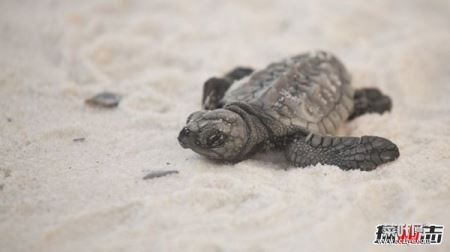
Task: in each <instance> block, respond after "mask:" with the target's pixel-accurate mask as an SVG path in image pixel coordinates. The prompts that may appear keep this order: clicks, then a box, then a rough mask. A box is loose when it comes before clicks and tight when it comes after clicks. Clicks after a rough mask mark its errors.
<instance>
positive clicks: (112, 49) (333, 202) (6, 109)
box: [0, 0, 450, 251]
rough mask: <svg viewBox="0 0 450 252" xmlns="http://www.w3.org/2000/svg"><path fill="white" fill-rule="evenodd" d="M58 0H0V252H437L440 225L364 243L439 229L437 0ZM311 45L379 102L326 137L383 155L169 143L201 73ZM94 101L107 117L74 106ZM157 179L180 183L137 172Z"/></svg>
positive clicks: (447, 112) (445, 71) (443, 104)
mask: <svg viewBox="0 0 450 252" xmlns="http://www.w3.org/2000/svg"><path fill="white" fill-rule="evenodd" d="M66 2H69V1H66ZM71 2H73V3H72V4H69V3H63V1H32V0H29V1H14V0H11V1H7V0H2V1H1V2H0V143H1V144H0V250H1V251H32V250H35V251H80V250H81V251H124V250H129V251H144V250H146V251H163V250H164V251H177V250H178V251H275V250H280V251H308V250H310V251H311V250H315V251H338V250H339V251H416V250H420V251H450V234H449V232H448V230H447V233H445V234H444V244H442V245H440V246H434V247H432V248H430V247H429V246H422V247H417V246H416V247H414V246H413V247H407V246H388V247H378V246H375V245H372V241H373V240H374V233H375V226H376V225H377V224H381V223H399V224H402V223H435V224H444V225H446V227H447V229H450V210H449V209H450V182H449V181H450V170H449V169H450V154H449V153H450V144H449V141H450V98H449V97H450V16H449V15H450V7H449V2H448V1H445V0H442V1H439V0H435V1H431V0H423V1H418V0H416V1H413V0H403V1H390V0H383V1H341V3H338V2H337V1H336V2H333V1H325V0H320V1H298V0H292V1H276V2H275V1H268V0H267V1H266V0H250V1H237V0H236V1H229V2H227V3H225V2H219V1H212V0H210V1H179V2H172V1H165V0H161V1H159V2H156V1H144V0H143V1H126V0H124V1H95V3H93V2H94V1H71ZM194 2H195V3H194ZM344 2H345V3H344ZM317 48H321V49H326V50H330V51H332V52H335V53H336V54H337V55H338V56H339V57H340V58H341V59H342V60H343V61H344V62H345V63H346V65H347V66H348V68H349V70H350V71H351V72H352V73H353V75H354V85H355V86H377V87H379V88H381V89H382V90H383V91H384V92H386V93H388V94H389V95H391V96H392V99H393V101H394V109H393V111H392V113H391V114H386V115H383V116H379V115H367V116H364V117H361V118H359V119H357V120H355V121H353V122H351V123H349V124H348V125H346V127H345V128H344V129H343V130H342V132H343V134H351V135H363V134H370V135H380V136H384V137H387V138H389V139H391V140H392V141H394V142H395V143H397V144H398V146H399V148H400V150H401V157H400V159H399V160H398V161H396V162H394V163H391V164H388V165H385V166H383V167H380V168H379V169H377V170H375V171H373V172H360V171H351V172H345V171H342V170H340V169H338V168H337V167H332V166H320V165H319V166H317V167H314V168H309V169H290V170H288V171H285V170H283V168H286V167H287V166H288V165H287V164H286V163H285V162H284V161H283V159H282V158H279V157H276V156H275V157H274V156H261V155H260V156H259V157H257V158H256V159H253V160H248V161H244V162H241V163H239V164H237V165H219V164H216V163H213V162H211V161H208V160H205V159H204V158H201V157H199V156H198V155H197V154H195V153H193V152H191V151H189V150H185V149H182V148H181V147H180V146H179V145H178V143H177V141H176V136H177V134H178V131H179V130H180V129H181V127H182V126H183V123H184V121H185V119H186V117H187V115H188V114H189V113H191V112H193V111H195V110H197V109H198V108H199V100H200V96H201V87H202V83H203V81H204V80H205V79H207V78H208V77H210V76H211V75H220V74H222V73H224V72H225V71H227V70H229V69H231V68H232V67H234V66H236V65H248V66H253V67H257V68H260V67H264V66H265V65H266V64H267V63H269V62H270V61H273V60H279V59H281V58H283V57H286V56H291V55H293V54H295V53H300V52H303V51H306V50H310V49H317ZM104 90H109V91H113V92H118V93H121V94H123V95H124V98H123V100H122V102H121V104H120V106H119V107H118V108H117V109H114V110H96V109H92V108H89V107H87V106H86V105H85V104H84V100H85V99H86V98H88V97H90V96H92V95H93V94H96V93H97V92H100V91H104ZM80 137H84V138H85V139H86V140H85V141H84V142H73V141H72V139H74V138H80ZM157 169H164V170H165V169H167V170H168V169H176V170H179V171H180V173H179V174H178V175H172V176H169V177H164V178H158V179H154V180H143V179H142V177H143V176H145V175H146V174H147V173H148V172H149V171H151V170H157Z"/></svg>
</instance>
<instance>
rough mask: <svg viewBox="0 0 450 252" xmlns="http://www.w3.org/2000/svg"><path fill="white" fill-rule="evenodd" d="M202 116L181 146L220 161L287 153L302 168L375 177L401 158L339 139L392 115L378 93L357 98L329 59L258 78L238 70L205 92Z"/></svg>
mask: <svg viewBox="0 0 450 252" xmlns="http://www.w3.org/2000/svg"><path fill="white" fill-rule="evenodd" d="M202 106H203V110H201V111H197V112H194V113H192V114H191V115H190V116H189V117H188V119H187V122H186V126H185V127H183V129H182V130H181V132H180V134H179V136H178V141H179V143H180V145H181V146H182V147H184V148H190V149H192V150H193V151H195V152H197V153H199V154H201V155H203V156H206V157H208V158H211V159H215V160H222V161H225V162H232V163H235V162H239V161H242V160H244V159H247V158H249V157H251V156H252V155H253V154H255V153H257V152H262V151H268V150H273V149H278V150H283V151H284V153H285V156H286V159H287V160H288V161H289V162H290V163H291V164H292V165H293V166H297V167H306V166H312V165H316V164H327V165H335V166H338V167H340V168H341V169H344V170H350V169H360V170H365V171H369V170H373V169H375V168H376V167H377V166H379V165H381V164H384V163H387V162H390V161H393V160H395V159H397V158H398V157H399V155H400V153H399V150H398V148H397V146H396V145H395V144H394V143H392V142H391V141H390V140H388V139H386V138H383V137H379V136H362V137H347V136H335V135H334V134H336V131H337V129H338V128H339V127H340V126H341V125H342V124H343V123H345V122H346V121H348V120H352V119H354V118H356V117H358V116H361V115H363V114H366V113H379V114H382V113H384V112H385V111H390V110H391V106H392V102H391V99H390V98H389V97H388V96H386V95H384V94H382V93H381V92H380V91H379V90H378V89H376V88H362V89H356V90H354V89H353V88H352V86H351V77H350V74H349V72H348V71H347V70H346V68H345V66H344V65H343V64H342V62H341V61H340V60H339V59H338V58H337V57H335V56H334V55H333V54H331V53H329V52H324V51H315V52H308V53H303V54H300V55H297V56H294V57H291V58H287V59H285V60H282V61H279V62H276V63H272V64H270V65H268V66H267V67H266V68H265V69H262V70H260V71H253V69H251V68H247V67H237V68H235V69H234V70H232V71H230V72H229V73H228V74H226V75H225V76H223V77H222V78H215V77H213V78H210V79H209V80H207V81H206V82H205V84H204V87H203V98H202Z"/></svg>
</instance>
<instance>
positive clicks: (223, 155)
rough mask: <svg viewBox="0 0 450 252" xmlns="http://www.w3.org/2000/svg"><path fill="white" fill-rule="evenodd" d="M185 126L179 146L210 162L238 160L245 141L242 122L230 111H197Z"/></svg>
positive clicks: (240, 118)
mask: <svg viewBox="0 0 450 252" xmlns="http://www.w3.org/2000/svg"><path fill="white" fill-rule="evenodd" d="M186 124H187V125H186V126H185V127H184V128H183V129H182V130H181V132H180V134H179V136H178V142H179V143H180V145H181V146H182V147H183V148H190V149H192V150H193V151H195V152H197V153H199V154H201V155H203V156H206V157H209V158H212V159H217V160H225V161H237V160H238V159H239V157H240V154H241V152H242V151H243V150H244V148H245V145H246V143H247V140H248V132H247V125H246V123H245V121H244V119H243V118H242V117H241V116H240V115H239V114H237V113H235V112H232V111H230V110H226V109H216V110H211V111H197V112H194V113H192V114H191V115H190V116H189V117H188V119H187V122H186Z"/></svg>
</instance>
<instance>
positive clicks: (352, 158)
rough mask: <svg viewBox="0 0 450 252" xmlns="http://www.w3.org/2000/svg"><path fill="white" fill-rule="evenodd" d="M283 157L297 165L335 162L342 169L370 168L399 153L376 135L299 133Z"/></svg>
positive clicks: (394, 146) (393, 157)
mask: <svg viewBox="0 0 450 252" xmlns="http://www.w3.org/2000/svg"><path fill="white" fill-rule="evenodd" d="M285 154H286V158H287V159H288V160H289V161H290V162H291V163H293V164H294V165H295V166H298V167H306V166H308V165H315V164H318V163H321V164H328V165H336V166H338V167H339V168H341V169H343V170H351V169H360V170H364V171H370V170H373V169H375V168H376V167H377V166H378V165H381V164H384V163H387V162H390V161H393V160H395V159H397V158H398V157H399V155H400V153H399V151H398V148H397V146H396V145H395V144H394V143H392V142H391V141H389V140H388V139H385V138H382V137H377V136H363V137H332V136H320V135H317V134H309V135H308V136H306V137H305V136H304V135H298V136H297V137H296V138H295V140H294V141H292V142H291V143H290V144H289V145H288V146H287V149H286V152H285Z"/></svg>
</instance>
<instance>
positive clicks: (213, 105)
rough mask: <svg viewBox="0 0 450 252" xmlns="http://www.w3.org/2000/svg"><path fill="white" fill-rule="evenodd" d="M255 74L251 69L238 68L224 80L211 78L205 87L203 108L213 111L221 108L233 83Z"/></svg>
mask: <svg viewBox="0 0 450 252" xmlns="http://www.w3.org/2000/svg"><path fill="white" fill-rule="evenodd" d="M251 73H253V69H251V68H249V67H236V68H234V69H233V70H231V71H230V72H228V73H227V74H225V76H224V77H223V78H216V77H212V78H209V79H208V80H207V81H206V82H205V84H204V85H203V97H202V107H203V108H204V109H208V110H212V109H217V108H221V107H222V105H223V104H221V101H222V98H223V97H224V95H225V93H226V92H227V90H228V89H229V88H230V87H231V85H232V84H233V82H235V81H238V80H240V79H242V78H244V77H246V76H248V75H250V74H251Z"/></svg>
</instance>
